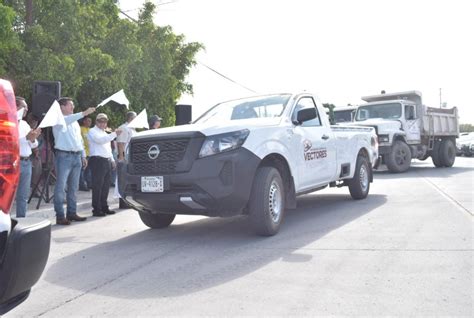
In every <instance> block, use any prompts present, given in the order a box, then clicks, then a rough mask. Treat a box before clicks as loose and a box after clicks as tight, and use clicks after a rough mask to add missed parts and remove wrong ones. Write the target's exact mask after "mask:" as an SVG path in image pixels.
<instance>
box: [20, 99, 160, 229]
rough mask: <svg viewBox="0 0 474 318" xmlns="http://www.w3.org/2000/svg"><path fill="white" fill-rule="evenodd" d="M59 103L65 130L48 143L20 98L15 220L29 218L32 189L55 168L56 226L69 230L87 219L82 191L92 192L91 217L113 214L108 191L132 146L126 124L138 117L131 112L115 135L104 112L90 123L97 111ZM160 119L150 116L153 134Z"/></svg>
mask: <svg viewBox="0 0 474 318" xmlns="http://www.w3.org/2000/svg"><path fill="white" fill-rule="evenodd" d="M58 103H59V107H60V110H61V113H62V115H63V116H64V121H65V123H66V125H65V126H63V125H59V124H58V125H55V126H53V127H52V129H51V130H52V138H51V139H52V140H51V142H47V138H44V135H45V132H44V131H42V130H41V128H37V125H38V119H37V118H34V116H31V115H32V114H31V113H28V104H27V103H26V100H25V99H24V98H23V97H19V96H17V97H16V105H17V111H18V114H19V115H20V116H19V118H18V121H19V123H18V127H19V141H20V180H19V183H18V188H17V194H16V217H17V218H20V217H25V216H26V214H27V208H28V199H29V196H30V191H31V189H32V187H33V189H36V188H37V187H35V186H34V185H36V184H37V183H38V182H39V179H40V175H41V173H42V170H43V167H42V166H43V165H46V166H48V165H51V168H53V171H54V175H55V179H56V182H55V184H54V198H53V202H54V211H55V214H56V224H58V225H70V224H71V223H72V222H73V221H76V222H81V221H85V220H86V219H87V218H86V217H84V216H80V215H78V214H77V212H78V211H77V200H76V194H77V192H78V191H90V190H92V198H91V200H92V216H94V217H104V216H106V215H111V214H115V211H113V210H111V209H110V208H109V205H108V195H109V189H110V187H111V186H114V185H115V183H116V182H117V177H116V167H117V161H122V160H124V158H125V151H126V149H127V146H128V143H129V142H130V139H131V138H132V137H133V136H134V135H135V134H136V130H135V129H134V128H130V127H128V124H129V123H130V122H131V121H132V120H133V119H135V117H137V114H136V113H135V112H133V111H129V112H127V114H126V118H125V123H124V124H123V125H121V126H120V127H119V128H117V129H115V130H113V129H111V128H109V127H108V121H109V118H108V116H107V114H104V113H99V114H97V116H95V123H94V125H93V124H92V123H93V120H92V117H91V116H90V115H91V114H93V113H94V112H95V111H96V108H95V107H89V108H87V109H86V110H84V111H82V112H77V113H74V108H75V105H74V101H73V99H72V98H69V97H62V98H60V99H59V100H58ZM20 117H21V118H20ZM25 119H26V120H25ZM161 120H162V119H161V118H160V117H159V116H158V115H153V116H151V117H150V118H149V126H150V129H157V128H159V127H160V124H161ZM79 123H80V124H79ZM47 147H50V148H51V152H52V153H53V156H47V155H46V156H45V153H46V152H47V151H48V149H47ZM48 157H49V158H51V160H49V161H50V162H48ZM46 186H49V185H46ZM33 195H37V194H36V193H33ZM125 207H127V205H126V203H125V201H123V200H122V199H120V208H125Z"/></svg>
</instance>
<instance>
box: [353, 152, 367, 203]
mask: <svg viewBox="0 0 474 318" xmlns="http://www.w3.org/2000/svg"><path fill="white" fill-rule="evenodd" d="M348 186H349V192H350V193H351V197H352V198H353V199H354V200H360V199H365V198H366V197H367V195H368V194H369V188H370V166H369V162H368V160H367V158H366V157H364V156H358V157H357V162H356V170H355V172H354V177H352V179H350V180H349V182H348Z"/></svg>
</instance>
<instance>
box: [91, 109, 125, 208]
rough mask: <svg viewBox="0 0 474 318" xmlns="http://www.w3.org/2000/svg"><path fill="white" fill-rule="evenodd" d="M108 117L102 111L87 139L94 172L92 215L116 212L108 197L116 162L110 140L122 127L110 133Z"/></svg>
mask: <svg viewBox="0 0 474 318" xmlns="http://www.w3.org/2000/svg"><path fill="white" fill-rule="evenodd" d="M108 120H109V119H108V117H107V115H106V114H103V113H100V114H98V115H97V117H96V120H95V126H94V127H93V128H91V129H90V130H89V133H88V134H87V139H88V141H89V155H90V159H89V167H90V169H91V174H92V215H93V216H106V215H107V214H114V213H115V212H114V211H111V210H110V209H109V206H108V204H107V198H108V196H109V188H110V175H111V168H112V169H115V167H116V163H115V161H114V157H113V155H112V147H111V146H110V142H111V141H112V140H114V139H115V137H117V136H119V135H120V134H121V133H122V131H121V130H120V129H117V130H115V132H113V133H110V134H108V133H107V132H106V131H105V129H106V128H107V122H108Z"/></svg>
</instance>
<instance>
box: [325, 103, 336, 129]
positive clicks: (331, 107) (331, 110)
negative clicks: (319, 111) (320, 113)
mask: <svg viewBox="0 0 474 318" xmlns="http://www.w3.org/2000/svg"><path fill="white" fill-rule="evenodd" d="M323 107H324V108H327V109H328V111H327V112H328V116H329V123H330V124H331V125H335V124H336V120H335V119H334V108H336V105H334V104H329V103H326V104H323Z"/></svg>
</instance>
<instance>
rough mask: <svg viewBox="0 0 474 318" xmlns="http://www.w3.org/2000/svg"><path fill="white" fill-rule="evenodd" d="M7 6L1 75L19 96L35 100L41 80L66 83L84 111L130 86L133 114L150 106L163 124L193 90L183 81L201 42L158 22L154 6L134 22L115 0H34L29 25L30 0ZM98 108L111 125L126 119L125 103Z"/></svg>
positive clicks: (1, 11) (3, 8)
mask: <svg viewBox="0 0 474 318" xmlns="http://www.w3.org/2000/svg"><path fill="white" fill-rule="evenodd" d="M0 3H1V2H0ZM3 3H5V4H4V5H2V4H0V28H1V29H0V38H1V39H2V41H0V74H1V76H2V77H7V78H9V79H11V80H13V82H14V84H15V86H16V91H17V94H18V95H23V96H25V97H27V98H31V87H32V85H33V82H34V81H36V80H50V81H61V86H62V95H63V96H69V97H73V98H74V99H75V100H76V105H77V106H78V107H77V108H78V110H83V109H85V108H87V107H90V106H95V105H97V104H98V103H99V102H101V101H102V100H103V99H105V98H106V97H108V96H110V95H111V94H113V93H115V92H117V91H118V90H120V89H124V91H125V94H126V95H127V97H128V99H129V100H130V108H131V109H132V110H135V111H137V112H139V111H141V110H142V109H143V108H146V109H147V112H148V114H149V115H152V114H159V115H160V117H162V118H163V123H162V124H163V126H170V125H174V122H175V117H174V105H175V104H176V102H177V100H178V99H179V98H180V96H181V95H182V94H183V93H192V86H191V85H190V84H189V83H187V82H186V81H185V79H186V76H187V75H188V73H189V70H190V68H191V67H192V66H193V65H194V64H195V60H194V56H195V54H196V53H197V52H198V51H199V50H200V49H201V48H202V45H201V44H199V43H185V38H184V36H183V35H176V34H174V33H173V30H172V29H171V27H169V26H167V27H158V26H156V25H154V23H153V15H154V10H155V5H154V4H153V3H151V2H145V4H144V5H143V8H142V9H141V11H140V15H139V20H138V23H135V22H131V21H129V20H125V19H120V18H119V15H118V13H119V11H118V8H117V6H116V3H117V1H116V0H35V1H33V4H34V10H33V23H32V24H31V25H27V23H26V21H25V16H26V2H25V1H24V0H8V1H7V0H3ZM99 111H100V112H106V113H107V114H108V115H109V116H110V122H109V124H110V126H114V127H117V126H119V125H120V124H121V123H122V122H124V117H125V116H124V115H125V113H126V109H125V107H123V106H122V107H121V106H118V105H116V104H113V103H110V104H107V105H105V106H104V107H101V108H100V109H99Z"/></svg>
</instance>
